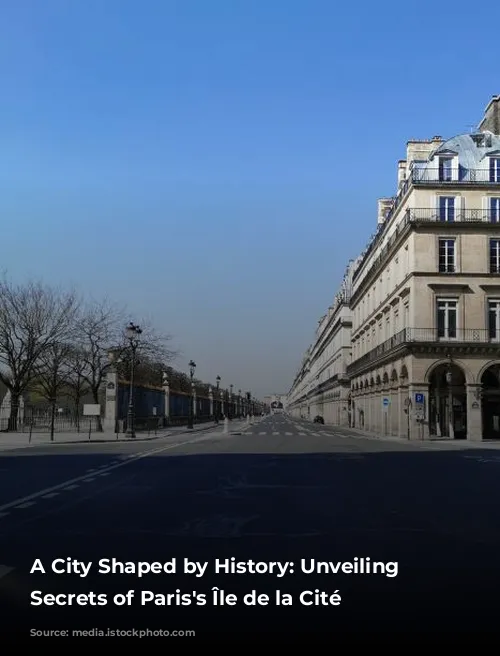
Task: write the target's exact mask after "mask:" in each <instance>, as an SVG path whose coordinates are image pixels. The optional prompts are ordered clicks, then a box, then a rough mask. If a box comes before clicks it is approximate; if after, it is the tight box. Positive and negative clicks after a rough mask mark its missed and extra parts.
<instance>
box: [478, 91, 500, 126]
mask: <svg viewBox="0 0 500 656" xmlns="http://www.w3.org/2000/svg"><path fill="white" fill-rule="evenodd" d="M478 129H479V130H480V131H481V132H493V134H497V135H500V96H493V98H492V99H491V100H490V102H489V103H488V106H487V107H486V109H485V110H484V117H483V120H482V121H481V123H480V124H479V128H478Z"/></svg>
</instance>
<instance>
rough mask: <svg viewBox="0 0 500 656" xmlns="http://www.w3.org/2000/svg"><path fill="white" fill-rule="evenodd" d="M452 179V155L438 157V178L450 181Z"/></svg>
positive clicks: (442, 180)
mask: <svg viewBox="0 0 500 656" xmlns="http://www.w3.org/2000/svg"><path fill="white" fill-rule="evenodd" d="M452 179H453V157H440V158H439V180H440V182H450V181H451V180H452Z"/></svg>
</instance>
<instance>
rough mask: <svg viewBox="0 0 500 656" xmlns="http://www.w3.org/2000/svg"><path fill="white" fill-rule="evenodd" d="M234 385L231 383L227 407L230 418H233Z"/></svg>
mask: <svg viewBox="0 0 500 656" xmlns="http://www.w3.org/2000/svg"><path fill="white" fill-rule="evenodd" d="M233 387H234V385H229V406H228V409H227V416H228V418H229V419H232V418H233Z"/></svg>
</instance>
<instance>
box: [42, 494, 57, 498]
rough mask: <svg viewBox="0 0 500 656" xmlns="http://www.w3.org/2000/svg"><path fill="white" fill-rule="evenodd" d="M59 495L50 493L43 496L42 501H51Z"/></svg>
mask: <svg viewBox="0 0 500 656" xmlns="http://www.w3.org/2000/svg"><path fill="white" fill-rule="evenodd" d="M58 495H59V492H50V493H49V494H44V495H43V497H42V499H53V498H54V497H57V496H58Z"/></svg>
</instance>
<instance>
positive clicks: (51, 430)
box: [50, 399, 56, 442]
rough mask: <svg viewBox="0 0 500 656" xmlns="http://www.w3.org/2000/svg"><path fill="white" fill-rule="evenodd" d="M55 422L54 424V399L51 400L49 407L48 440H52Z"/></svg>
mask: <svg viewBox="0 0 500 656" xmlns="http://www.w3.org/2000/svg"><path fill="white" fill-rule="evenodd" d="M55 424H56V400H55V399H54V400H52V404H51V408H50V441H51V442H53V441H54V432H55Z"/></svg>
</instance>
